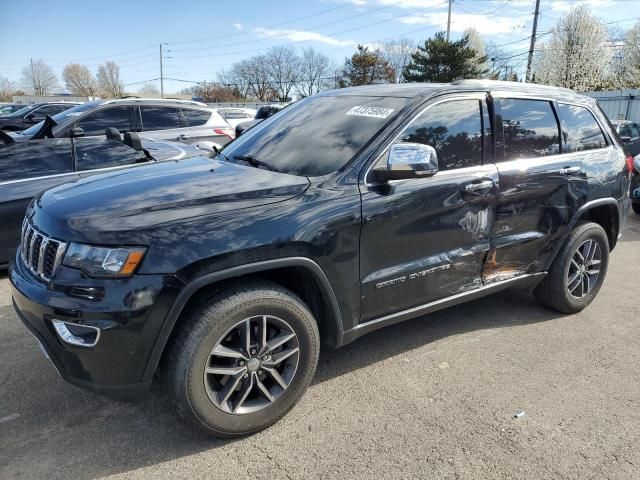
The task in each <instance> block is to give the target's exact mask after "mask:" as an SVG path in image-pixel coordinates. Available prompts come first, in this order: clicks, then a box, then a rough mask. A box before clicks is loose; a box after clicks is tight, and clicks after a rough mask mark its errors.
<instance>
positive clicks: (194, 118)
mask: <svg viewBox="0 0 640 480" xmlns="http://www.w3.org/2000/svg"><path fill="white" fill-rule="evenodd" d="M182 115H184V118H185V120H186V121H187V125H189V126H190V127H199V126H201V125H204V124H205V123H207V122H208V121H209V119H210V118H211V112H207V111H205V110H193V109H187V108H183V109H182Z"/></svg>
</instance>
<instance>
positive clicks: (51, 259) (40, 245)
mask: <svg viewBox="0 0 640 480" xmlns="http://www.w3.org/2000/svg"><path fill="white" fill-rule="evenodd" d="M66 248H67V244H66V243H64V242H61V241H59V240H55V239H53V238H51V237H47V236H46V235H44V234H43V233H40V232H39V231H38V230H36V229H35V228H33V226H32V225H31V224H29V222H28V221H27V220H26V219H25V220H24V222H23V223H22V237H21V240H20V255H21V256H22V261H23V262H24V264H25V265H26V266H27V268H28V269H29V270H30V271H31V273H33V274H34V275H35V276H37V277H38V278H40V279H41V280H43V281H45V282H47V283H49V281H50V280H51V277H52V276H53V274H54V272H55V271H56V268H58V265H60V262H62V256H63V255H64V251H65V250H66Z"/></svg>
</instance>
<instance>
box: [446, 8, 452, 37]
mask: <svg viewBox="0 0 640 480" xmlns="http://www.w3.org/2000/svg"><path fill="white" fill-rule="evenodd" d="M452 3H453V0H449V15H448V16H447V42H448V41H449V31H450V30H451V4H452Z"/></svg>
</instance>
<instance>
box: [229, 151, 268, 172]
mask: <svg viewBox="0 0 640 480" xmlns="http://www.w3.org/2000/svg"><path fill="white" fill-rule="evenodd" d="M233 159H234V160H243V161H245V162H247V163H248V164H249V165H251V166H252V167H264V168H266V169H267V170H271V171H272V172H277V171H278V167H276V166H275V165H271V164H270V163H267V162H263V161H262V160H258V159H257V158H256V157H252V156H251V155H234V156H233Z"/></svg>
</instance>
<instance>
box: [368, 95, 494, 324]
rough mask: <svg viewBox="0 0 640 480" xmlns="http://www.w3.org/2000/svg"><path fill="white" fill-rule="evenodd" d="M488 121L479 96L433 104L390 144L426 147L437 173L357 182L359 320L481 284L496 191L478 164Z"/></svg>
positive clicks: (490, 168) (490, 169) (489, 172)
mask: <svg viewBox="0 0 640 480" xmlns="http://www.w3.org/2000/svg"><path fill="white" fill-rule="evenodd" d="M488 118H489V116H488V114H487V109H486V103H485V94H467V95H460V96H455V97H449V98H445V99H442V98H440V99H439V100H436V101H433V102H432V103H431V104H430V105H428V106H427V108H426V109H425V110H423V111H422V112H421V113H420V114H419V115H418V116H417V117H416V118H414V119H413V120H412V121H411V122H409V124H408V126H407V127H406V128H405V130H404V131H403V132H402V133H401V134H400V135H399V136H398V137H397V138H396V139H395V140H394V142H393V143H397V142H412V143H423V144H427V145H430V146H432V147H434V148H435V150H436V152H437V154H438V170H439V171H438V172H437V173H436V174H435V175H433V176H430V177H426V178H414V179H407V180H393V181H390V182H388V183H386V184H384V185H375V184H374V185H372V184H370V183H368V182H367V180H368V179H367V177H366V176H365V179H364V180H365V182H364V184H363V185H362V186H361V191H362V219H363V220H362V221H363V225H362V234H361V244H360V281H361V321H363V322H364V321H368V320H371V319H374V318H376V317H380V316H383V315H386V314H391V313H395V312H398V311H402V310H405V309H408V308H411V307H415V306H418V305H421V304H424V303H428V302H430V301H433V300H437V299H440V298H444V297H448V296H451V295H454V294H456V293H460V292H463V291H466V290H470V289H475V288H478V287H479V286H480V285H481V272H482V264H483V260H484V258H485V256H486V253H487V251H488V250H489V233H490V231H491V229H492V226H493V222H494V216H495V206H496V197H497V192H498V186H497V181H498V173H497V169H496V167H495V165H494V164H493V163H491V162H483V157H484V156H487V157H489V156H490V152H491V147H492V146H491V142H490V132H491V129H490V123H489V121H488ZM485 132H487V135H485ZM387 156H388V149H386V150H385V152H384V153H383V154H382V155H381V156H380V158H379V159H378V160H377V161H376V165H377V164H378V163H380V162H386V159H387Z"/></svg>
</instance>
